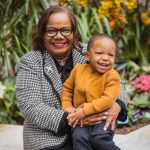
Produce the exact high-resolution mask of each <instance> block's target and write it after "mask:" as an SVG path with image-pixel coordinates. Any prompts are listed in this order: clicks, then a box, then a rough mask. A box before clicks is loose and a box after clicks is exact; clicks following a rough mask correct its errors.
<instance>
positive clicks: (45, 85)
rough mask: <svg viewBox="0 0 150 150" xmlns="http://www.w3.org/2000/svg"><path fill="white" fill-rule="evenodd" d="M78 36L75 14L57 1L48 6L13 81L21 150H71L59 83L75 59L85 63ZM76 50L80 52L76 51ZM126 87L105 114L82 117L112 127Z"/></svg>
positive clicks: (123, 102)
mask: <svg viewBox="0 0 150 150" xmlns="http://www.w3.org/2000/svg"><path fill="white" fill-rule="evenodd" d="M81 42H82V39H81V35H80V33H79V31H78V28H77V22H76V19H75V17H74V15H73V13H72V12H71V11H70V10H68V9H65V8H63V7H60V6H51V7H50V8H48V9H47V10H46V11H45V13H44V14H43V15H42V16H41V18H40V20H39V22H38V25H37V30H36V33H35V35H34V36H33V48H34V51H31V52H29V53H27V54H26V55H24V56H23V57H22V58H21V61H20V67H19V72H18V75H17V81H16V95H17V104H18V107H19V109H20V110H21V112H22V113H23V115H24V117H25V121H24V149H25V150H31V149H32V150H49V149H55V150H56V149H58V150H71V149H72V144H71V140H70V138H69V131H70V130H69V126H68V125H67V119H66V118H67V115H68V114H67V113H66V112H64V111H62V110H61V102H60V100H61V88H62V83H63V82H64V81H65V80H66V79H67V78H68V76H69V74H70V71H71V70H72V68H73V66H74V65H75V64H76V63H85V61H84V59H83V56H82V53H81V48H80V47H81V45H79V43H81ZM77 49H78V50H79V49H80V52H79V51H77ZM125 94H126V92H125V90H123V89H122V93H121V95H120V97H119V98H118V100H117V101H116V103H115V104H114V105H113V106H112V107H111V108H110V109H109V110H108V111H107V112H104V113H99V114H97V115H93V116H89V117H87V118H85V119H84V125H94V124H97V123H99V122H100V121H101V120H102V119H106V125H105V128H108V127H109V125H111V127H112V129H113V128H114V126H115V125H114V124H115V121H116V118H117V116H118V114H119V118H120V119H122V120H123V119H125V118H126V104H127V101H126V97H125Z"/></svg>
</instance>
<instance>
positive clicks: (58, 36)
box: [54, 31, 64, 39]
mask: <svg viewBox="0 0 150 150" xmlns="http://www.w3.org/2000/svg"><path fill="white" fill-rule="evenodd" d="M54 38H60V39H63V38H64V36H63V35H62V34H61V33H60V31H58V32H57V34H56V35H55V37H54Z"/></svg>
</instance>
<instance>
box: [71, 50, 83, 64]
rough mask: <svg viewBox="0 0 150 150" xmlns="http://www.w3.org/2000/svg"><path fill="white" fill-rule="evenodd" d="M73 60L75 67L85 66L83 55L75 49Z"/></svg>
mask: <svg viewBox="0 0 150 150" xmlns="http://www.w3.org/2000/svg"><path fill="white" fill-rule="evenodd" d="M72 58H73V66H75V65H76V64H85V60H84V57H83V55H82V54H81V53H80V52H78V51H77V50H75V49H73V50H72Z"/></svg>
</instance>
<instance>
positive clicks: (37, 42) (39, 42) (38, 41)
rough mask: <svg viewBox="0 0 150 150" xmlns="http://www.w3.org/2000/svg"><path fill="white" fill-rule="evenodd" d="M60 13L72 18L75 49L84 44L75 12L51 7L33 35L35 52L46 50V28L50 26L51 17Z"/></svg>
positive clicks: (59, 7)
mask: <svg viewBox="0 0 150 150" xmlns="http://www.w3.org/2000/svg"><path fill="white" fill-rule="evenodd" d="M58 12H64V13H66V14H67V15H68V17H69V18H70V21H71V25H72V28H73V33H74V37H73V48H78V43H79V42H82V37H81V34H80V32H79V30H78V27H77V20H76V18H75V16H74V14H73V12H72V11H71V10H69V9H67V8H64V7H62V6H50V7H49V8H48V9H47V10H46V11H45V13H44V14H43V15H42V16H41V18H40V19H39V22H38V24H37V28H36V32H35V33H34V34H33V37H32V46H33V49H34V50H40V51H44V50H45V47H44V34H45V29H46V26H47V24H48V19H49V16H51V15H52V14H54V13H58Z"/></svg>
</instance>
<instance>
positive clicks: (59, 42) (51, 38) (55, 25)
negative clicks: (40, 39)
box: [44, 12, 73, 59]
mask: <svg viewBox="0 0 150 150" xmlns="http://www.w3.org/2000/svg"><path fill="white" fill-rule="evenodd" d="M71 27H72V26H71V21H70V19H69V17H68V15H67V14H66V13H64V12H58V13H54V14H52V15H51V16H49V20H48V24H47V26H46V32H45V34H44V46H45V47H46V49H47V50H48V52H49V54H50V55H52V57H54V58H56V59H63V58H66V57H68V56H69V54H70V52H71V47H72V44H73V32H72V28H71ZM57 29H60V30H59V31H57Z"/></svg>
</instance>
